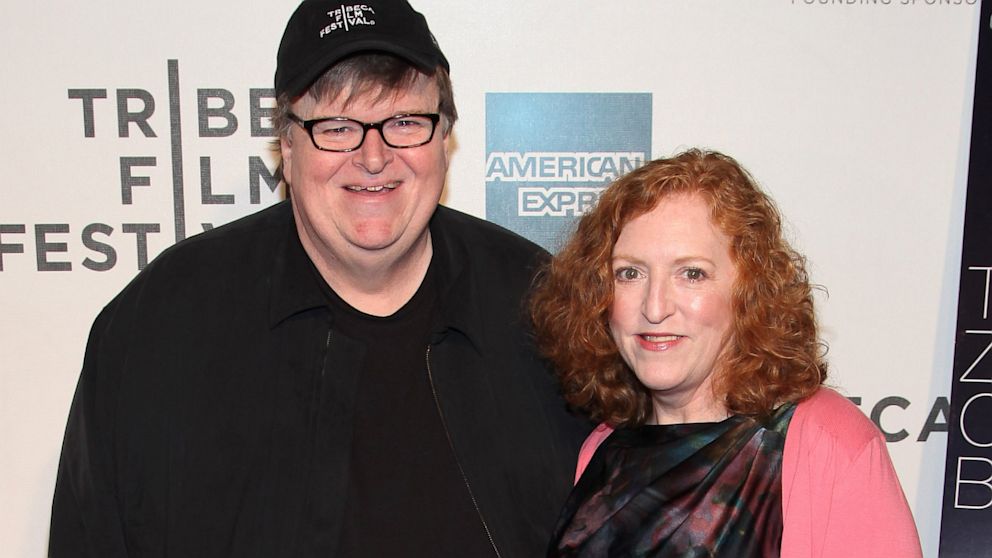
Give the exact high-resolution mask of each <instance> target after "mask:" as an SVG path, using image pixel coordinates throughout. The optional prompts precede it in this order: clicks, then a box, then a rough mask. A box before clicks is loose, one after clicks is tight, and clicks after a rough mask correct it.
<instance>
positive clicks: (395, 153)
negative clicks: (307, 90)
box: [281, 78, 448, 268]
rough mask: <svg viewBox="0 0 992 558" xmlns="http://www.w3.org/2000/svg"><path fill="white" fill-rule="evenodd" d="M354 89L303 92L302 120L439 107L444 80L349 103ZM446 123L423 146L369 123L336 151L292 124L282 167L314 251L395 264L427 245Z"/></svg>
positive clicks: (380, 116)
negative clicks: (396, 143) (395, 140)
mask: <svg viewBox="0 0 992 558" xmlns="http://www.w3.org/2000/svg"><path fill="white" fill-rule="evenodd" d="M348 93H349V90H347V89H346V90H345V91H344V92H343V93H342V95H341V96H340V97H339V98H337V99H325V100H322V101H319V102H317V101H314V100H313V99H312V98H310V97H309V96H304V97H302V98H301V99H299V100H298V101H296V102H295V103H294V104H293V106H292V111H293V113H294V114H296V115H297V116H298V117H300V118H301V119H303V120H310V119H315V118H324V117H330V116H343V117H347V118H352V119H354V120H359V121H361V122H379V121H382V120H384V119H386V118H389V117H391V116H396V115H398V114H408V113H432V112H437V109H438V91H437V86H436V85H435V83H434V81H433V80H430V79H428V78H421V79H420V80H419V81H418V82H417V83H416V84H415V85H413V86H412V87H410V88H408V89H405V90H402V91H400V92H399V94H397V95H395V96H387V97H386V98H385V99H384V100H380V101H377V100H375V95H374V93H375V92H374V91H373V92H372V93H373V94H369V95H364V96H359V97H358V98H357V99H355V100H353V101H352V102H351V103H350V104H348V105H345V103H344V100H343V99H346V98H347V95H348ZM443 126H444V122H443V121H442V122H440V123H439V124H438V126H437V130H436V131H435V133H434V137H433V138H432V139H431V141H430V142H429V143H427V144H425V145H421V146H419V147H410V148H405V149H396V148H392V147H389V146H387V145H386V144H385V143H383V141H382V136H381V135H379V132H378V131H376V130H369V131H368V133H367V134H366V136H365V141H364V142H363V143H362V145H361V147H359V148H358V149H356V150H355V151H351V152H348V153H336V152H328V151H320V150H318V149H317V148H316V147H314V145H313V143H312V142H311V141H310V137H309V136H308V135H307V132H306V130H304V129H303V128H302V127H301V126H298V125H296V124H293V125H292V127H291V129H290V131H289V133H288V135H287V136H286V137H284V138H283V139H282V141H281V150H282V158H283V169H284V174H285V176H286V179H287V182H288V183H289V184H290V196H291V198H292V200H293V211H294V213H295V217H296V222H297V230H298V231H299V234H300V239H301V241H302V242H303V245H304V247H305V248H306V249H307V252H308V253H309V254H310V255H311V257H312V258H315V259H317V258H320V259H324V260H325V262H324V263H330V262H332V261H335V262H342V261H343V262H345V263H347V262H349V261H356V260H357V261H363V262H370V261H371V262H377V261H378V262H381V263H386V264H388V263H390V262H393V261H397V260H398V259H401V258H403V257H404V256H406V255H408V254H409V252H410V251H411V249H412V248H413V247H416V246H422V244H420V243H422V242H423V241H424V240H425V239H426V238H427V224H428V221H429V220H430V217H431V215H432V214H433V213H434V209H435V208H436V207H437V204H438V201H439V200H440V198H441V191H442V189H443V188H444V180H445V175H446V173H447V169H448V155H447V153H448V151H447V150H448V137H447V135H445V134H444V133H443V130H444V128H443ZM380 258H381V259H380ZM315 263H317V264H318V268H320V267H321V265H320V262H315Z"/></svg>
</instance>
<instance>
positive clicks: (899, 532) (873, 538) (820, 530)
mask: <svg viewBox="0 0 992 558" xmlns="http://www.w3.org/2000/svg"><path fill="white" fill-rule="evenodd" d="M611 432H613V429H612V428H610V427H609V426H607V425H605V424H601V425H599V426H598V427H596V429H595V430H593V432H592V434H590V435H589V437H588V438H587V439H586V441H585V443H584V444H583V445H582V450H581V451H580V452H579V461H578V465H577V466H576V474H575V480H576V481H578V479H579V477H580V476H581V475H582V471H584V470H585V468H586V466H587V465H588V464H589V460H590V459H592V456H593V454H594V453H595V452H596V448H597V447H599V444H600V443H601V442H602V441H603V440H605V439H606V437H607V436H609V435H610V433H611ZM782 520H783V528H782V556H783V557H784V558H793V557H797V558H798V557H804V558H805V557H811V558H833V557H857V556H870V557H873V558H889V557H891V558H917V557H922V555H923V553H922V551H921V549H920V539H919V535H918V534H917V532H916V524H915V523H914V522H913V515H912V513H911V512H910V511H909V505H908V504H907V503H906V496H905V495H904V494H903V492H902V487H900V486H899V479H898V478H897V477H896V472H895V469H894V468H893V467H892V460H891V459H889V452H888V450H886V448H885V438H884V437H883V436H882V434H881V432H879V431H878V429H877V428H875V425H874V424H872V422H871V421H870V420H868V418H867V417H865V415H864V414H863V413H862V412H861V411H860V410H859V409H858V408H857V407H855V406H854V404H853V403H851V402H850V401H848V400H847V399H846V398H844V397H843V396H841V395H840V394H838V393H837V392H835V391H833V390H832V389H828V388H821V389H820V390H819V391H817V392H816V393H815V394H813V396H811V397H810V398H808V399H806V400H805V401H803V402H802V403H800V404H799V405H798V406H797V407H796V411H795V414H794V415H793V416H792V421H791V422H790V423H789V430H788V432H787V433H786V436H785V450H784V454H783V456H782Z"/></svg>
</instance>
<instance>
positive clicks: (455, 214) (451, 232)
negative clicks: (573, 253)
mask: <svg viewBox="0 0 992 558" xmlns="http://www.w3.org/2000/svg"><path fill="white" fill-rule="evenodd" d="M431 229H432V231H437V232H438V233H440V235H441V236H442V240H443V241H444V242H455V243H459V244H462V245H464V246H466V247H469V248H470V249H471V250H472V251H473V252H483V253H487V254H489V255H492V256H498V257H504V258H505V257H516V258H520V259H522V260H526V261H533V260H535V259H543V258H545V257H547V256H548V253H547V251H546V250H545V249H544V248H541V247H540V246H538V245H537V244H535V243H534V242H532V241H530V240H528V239H526V238H524V237H523V236H521V235H519V234H517V233H515V232H513V231H511V230H509V229H506V228H504V227H502V226H500V225H497V224H496V223H493V222H490V221H486V220H485V219H480V218H479V217H475V216H473V215H469V214H468V213H464V212H462V211H458V210H457V209H452V208H450V207H446V206H443V205H439V206H438V208H437V211H436V212H435V214H434V217H433V219H432V220H431Z"/></svg>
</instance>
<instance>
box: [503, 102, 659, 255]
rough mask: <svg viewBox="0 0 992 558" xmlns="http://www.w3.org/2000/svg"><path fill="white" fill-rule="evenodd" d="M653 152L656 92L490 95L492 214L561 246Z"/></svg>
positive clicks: (544, 243)
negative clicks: (613, 184) (610, 188)
mask: <svg viewBox="0 0 992 558" xmlns="http://www.w3.org/2000/svg"><path fill="white" fill-rule="evenodd" d="M650 153H651V94H650V93H487V94H486V219H488V220H489V221H492V222H494V223H497V224H500V225H502V226H504V227H506V228H508V229H510V230H512V231H515V232H517V233H518V234H520V235H522V236H524V237H526V238H529V239H530V240H532V241H534V242H536V243H537V244H540V245H541V246H544V247H545V248H546V249H548V250H550V251H552V252H553V251H555V250H556V249H557V248H559V247H560V245H561V243H562V242H563V240H564V238H565V237H566V235H567V234H568V232H569V231H570V228H571V225H572V223H573V221H574V220H575V218H576V217H577V216H579V215H582V214H583V213H585V212H586V211H588V210H589V208H591V207H592V206H593V205H595V203H596V201H597V200H598V199H599V194H600V192H602V191H603V188H604V187H605V186H606V185H607V184H608V183H609V182H610V181H612V180H613V179H615V178H617V177H618V176H620V175H623V174H626V173H628V172H630V171H632V170H634V169H635V168H637V167H639V166H641V165H643V164H644V163H645V161H646V160H647V159H648V157H649V155H650Z"/></svg>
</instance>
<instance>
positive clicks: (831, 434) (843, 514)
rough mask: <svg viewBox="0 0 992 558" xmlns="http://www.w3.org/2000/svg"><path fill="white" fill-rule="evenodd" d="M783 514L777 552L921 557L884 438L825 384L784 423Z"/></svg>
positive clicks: (825, 557) (825, 556)
mask: <svg viewBox="0 0 992 558" xmlns="http://www.w3.org/2000/svg"><path fill="white" fill-rule="evenodd" d="M782 516H783V521H784V526H783V533H782V556H786V557H791V556H797V557H798V556H802V557H807V556H809V557H812V558H821V557H822V558H830V557H834V556H872V557H873V558H888V557H892V558H914V557H921V556H922V551H921V549H920V540H919V535H918V534H917V531H916V524H915V523H914V521H913V516H912V513H911V512H910V510H909V505H908V504H907V502H906V497H905V496H904V495H903V492H902V488H901V487H900V485H899V479H898V478H897V477H896V472H895V469H894V468H893V466H892V461H891V459H889V453H888V450H887V449H886V446H885V439H884V438H883V437H882V435H881V433H880V432H879V431H878V429H877V428H875V425H874V424H872V423H871V421H869V420H868V418H867V417H865V416H864V414H863V413H862V412H861V411H860V410H859V409H858V408H857V407H855V406H854V405H853V404H852V403H850V402H849V401H847V399H845V398H844V397H843V396H841V395H839V394H838V393H836V392H834V391H832V390H829V389H826V388H822V389H820V391H819V392H817V393H816V394H815V395H814V396H813V397H811V398H810V399H809V400H807V401H804V402H803V403H800V405H799V406H798V407H797V409H796V412H795V415H793V418H792V422H791V423H790V425H789V430H788V433H787V434H786V438H785V451H784V455H783V462H782Z"/></svg>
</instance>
